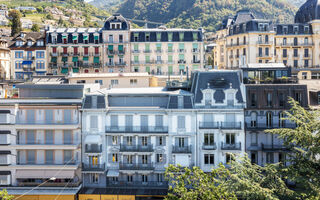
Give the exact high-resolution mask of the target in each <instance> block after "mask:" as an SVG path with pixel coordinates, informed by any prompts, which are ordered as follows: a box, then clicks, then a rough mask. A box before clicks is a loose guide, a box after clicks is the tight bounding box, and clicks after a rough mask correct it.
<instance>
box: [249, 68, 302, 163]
mask: <svg viewBox="0 0 320 200" xmlns="http://www.w3.org/2000/svg"><path fill="white" fill-rule="evenodd" d="M243 70H245V71H247V72H244V74H245V76H244V77H245V79H247V80H248V81H246V95H247V106H246V110H245V116H244V117H245V123H246V151H247V153H248V155H249V158H251V161H252V163H256V164H259V165H265V164H267V163H277V162H284V160H285V159H286V154H288V153H289V149H288V148H287V147H285V146H284V145H283V141H282V140H281V139H280V138H278V137H277V135H273V134H270V133H265V130H268V129H275V128H295V127H296V124H295V123H294V122H291V121H289V120H285V119H284V118H285V117H286V115H285V112H286V111H288V110H289V109H290V107H291V106H290V104H289V103H288V98H289V97H291V98H293V99H294V100H296V101H298V102H299V103H300V105H301V106H303V107H307V106H308V94H307V85H303V84H298V83H297V82H295V80H292V79H290V75H289V79H286V80H282V81H281V78H279V77H278V78H277V77H276V76H273V75H275V74H281V73H282V74H283V73H285V74H289V72H288V70H289V69H288V68H279V67H278V68H274V69H273V70H270V68H268V67H266V66H265V68H264V69H263V68H259V69H258V68H257V67H255V68H250V69H243ZM248 71H249V73H248ZM250 74H256V76H257V77H264V79H263V78H261V79H259V80H258V81H250V80H251V78H250V77H247V76H246V75H250ZM285 164H286V163H285Z"/></svg>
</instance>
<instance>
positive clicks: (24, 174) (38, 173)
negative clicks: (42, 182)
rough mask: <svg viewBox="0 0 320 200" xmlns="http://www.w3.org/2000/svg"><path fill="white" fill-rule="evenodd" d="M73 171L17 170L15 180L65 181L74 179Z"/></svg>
mask: <svg viewBox="0 0 320 200" xmlns="http://www.w3.org/2000/svg"><path fill="white" fill-rule="evenodd" d="M74 173H75V171H74V170H61V171H60V170H46V169H37V170H26V169H24V170H17V172H16V178H36V179H39V178H52V177H54V178H58V179H60V178H61V179H67V178H70V179H72V178H74Z"/></svg>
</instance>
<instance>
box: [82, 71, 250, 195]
mask: <svg viewBox="0 0 320 200" xmlns="http://www.w3.org/2000/svg"><path fill="white" fill-rule="evenodd" d="M240 74H241V72H240V71H213V72H194V73H193V75H192V81H191V82H192V84H191V87H190V88H191V89H190V90H179V89H177V88H176V87H168V88H134V89H130V90H128V89H127V88H113V89H109V90H106V89H103V90H101V91H99V92H95V93H92V94H88V95H86V97H85V100H84V104H83V108H82V117H83V118H82V120H83V121H82V124H83V127H82V136H83V137H82V138H83V147H82V148H83V152H84V153H83V166H85V169H84V168H83V180H84V189H83V190H81V191H80V195H79V198H81V199H89V198H94V199H95V198H99V197H100V196H101V197H102V196H103V195H128V194H130V193H129V191H132V193H134V194H135V195H136V196H139V195H144V196H149V197H152V196H155V195H160V196H161V195H165V194H166V192H167V188H168V185H167V182H166V180H165V177H164V172H165V167H167V166H168V165H169V164H173V165H180V166H183V167H193V166H199V167H201V169H203V170H205V171H206V172H209V171H210V170H211V169H212V168H214V167H217V166H218V165H219V163H224V164H227V163H228V162H229V161H230V159H231V154H236V155H243V153H244V152H245V133H244V108H245V105H246V96H245V95H244V94H245V90H244V84H243V83H242V81H241V79H240ZM101 188H107V190H102V189H101ZM115 191H117V192H116V193H115ZM92 195H93V196H94V197H93V196H92ZM128 199H129V198H128Z"/></svg>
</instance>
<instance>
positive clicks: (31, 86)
mask: <svg viewBox="0 0 320 200" xmlns="http://www.w3.org/2000/svg"><path fill="white" fill-rule="evenodd" d="M16 88H19V89H20V88H28V89H48V90H50V89H59V90H69V89H83V88H84V85H80V84H54V85H52V84H19V85H16Z"/></svg>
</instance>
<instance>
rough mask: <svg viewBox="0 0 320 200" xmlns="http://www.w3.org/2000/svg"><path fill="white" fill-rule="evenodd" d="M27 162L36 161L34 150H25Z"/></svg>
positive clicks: (33, 162) (32, 162)
mask: <svg viewBox="0 0 320 200" xmlns="http://www.w3.org/2000/svg"><path fill="white" fill-rule="evenodd" d="M27 163H28V164H35V163H36V151H35V150H27Z"/></svg>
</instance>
